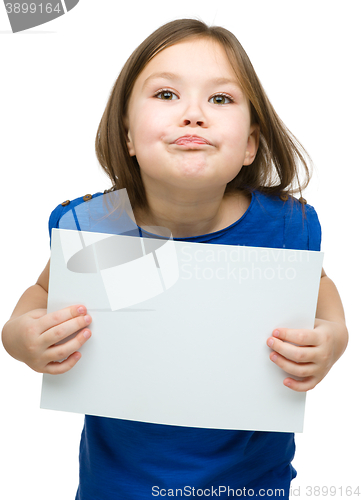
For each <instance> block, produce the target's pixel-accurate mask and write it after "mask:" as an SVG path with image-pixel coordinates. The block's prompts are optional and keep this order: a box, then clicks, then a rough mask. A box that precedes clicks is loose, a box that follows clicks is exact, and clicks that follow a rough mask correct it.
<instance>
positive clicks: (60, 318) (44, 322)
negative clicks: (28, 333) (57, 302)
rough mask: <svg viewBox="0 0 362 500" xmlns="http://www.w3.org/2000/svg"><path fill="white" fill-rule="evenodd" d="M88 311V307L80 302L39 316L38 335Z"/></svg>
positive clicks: (82, 315)
mask: <svg viewBox="0 0 362 500" xmlns="http://www.w3.org/2000/svg"><path fill="white" fill-rule="evenodd" d="M86 313H87V309H86V308H85V307H84V306H83V305H81V304H79V305H76V306H70V307H65V308H64V309H60V310H59V311H55V312H52V313H49V314H45V315H41V317H39V316H38V318H39V319H38V321H37V325H36V329H37V332H35V333H37V334H38V335H41V334H43V333H44V332H47V331H48V330H50V329H51V328H54V327H55V326H57V325H61V324H62V323H65V322H66V321H69V320H71V319H76V318H81V317H84V316H85V315H86Z"/></svg>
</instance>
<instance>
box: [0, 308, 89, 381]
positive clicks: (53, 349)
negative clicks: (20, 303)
mask: <svg viewBox="0 0 362 500" xmlns="http://www.w3.org/2000/svg"><path fill="white" fill-rule="evenodd" d="M86 313H87V310H86V308H85V307H84V306H80V305H78V306H71V307H66V308H65V309H61V310H59V311H56V312H53V313H50V314H47V311H46V309H35V310H33V311H30V312H28V313H26V314H23V315H22V316H18V317H17V318H14V319H11V320H9V321H8V322H7V323H6V324H5V326H4V328H3V341H4V346H5V348H6V350H7V352H8V353H9V354H10V355H11V356H12V357H13V358H15V359H18V360H19V361H23V362H24V363H26V364H27V365H28V366H30V368H32V369H33V370H35V371H36V372H39V373H51V374H54V375H55V374H60V373H65V372H67V371H68V370H70V369H71V368H73V366H74V365H75V364H76V363H77V361H78V360H79V359H80V357H81V354H80V352H78V349H79V348H80V347H81V346H82V345H83V344H84V343H85V342H86V340H87V339H88V338H89V337H90V336H91V332H90V330H89V329H87V328H86V327H87V325H89V324H90V323H91V321H92V318H91V317H90V316H89V315H87V314H86ZM78 330H80V331H79V333H78V334H77V335H76V336H75V337H73V338H71V339H70V340H68V341H66V342H64V343H62V344H60V345H54V344H56V343H57V342H60V341H62V340H64V339H66V338H67V337H68V336H70V335H72V334H73V333H75V332H77V331H78Z"/></svg>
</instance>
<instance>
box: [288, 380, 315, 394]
mask: <svg viewBox="0 0 362 500" xmlns="http://www.w3.org/2000/svg"><path fill="white" fill-rule="evenodd" d="M283 383H284V385H285V386H286V387H289V388H290V389H292V390H293V391H297V392H307V391H310V390H311V389H314V387H315V386H316V385H317V380H316V378H315V377H307V378H305V379H304V380H294V379H293V378H289V377H288V378H286V379H285V380H284V381H283Z"/></svg>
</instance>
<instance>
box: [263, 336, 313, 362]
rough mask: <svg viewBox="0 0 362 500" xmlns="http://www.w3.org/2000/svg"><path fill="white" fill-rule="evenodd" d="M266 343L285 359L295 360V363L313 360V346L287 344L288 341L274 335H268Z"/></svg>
mask: <svg viewBox="0 0 362 500" xmlns="http://www.w3.org/2000/svg"><path fill="white" fill-rule="evenodd" d="M267 344H268V346H269V347H270V348H271V349H273V350H274V351H276V352H277V353H279V354H281V355H282V356H284V357H285V358H286V359H290V360H291V361H295V362H296V363H310V362H314V361H315V356H316V348H315V347H305V346H302V347H300V346H296V345H293V344H289V342H284V341H282V340H279V339H276V338H274V337H269V338H268V340H267Z"/></svg>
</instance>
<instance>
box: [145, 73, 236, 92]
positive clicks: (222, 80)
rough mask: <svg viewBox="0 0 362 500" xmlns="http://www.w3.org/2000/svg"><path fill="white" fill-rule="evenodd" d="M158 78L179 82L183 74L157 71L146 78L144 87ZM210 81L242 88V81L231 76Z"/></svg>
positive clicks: (214, 83)
mask: <svg viewBox="0 0 362 500" xmlns="http://www.w3.org/2000/svg"><path fill="white" fill-rule="evenodd" d="M156 78H164V79H166V80H174V81H177V82H180V81H181V80H182V76H180V75H177V74H176V73H169V72H165V71H164V72H157V73H152V74H151V75H150V76H149V77H147V78H146V80H145V81H144V83H143V86H142V89H143V88H144V87H145V86H146V85H147V83H149V81H150V80H154V79H156ZM208 83H210V84H212V85H225V84H227V83H228V84H232V85H234V86H236V87H238V89H240V83H239V82H238V81H237V80H233V79H231V78H212V79H211V80H209V81H208Z"/></svg>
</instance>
